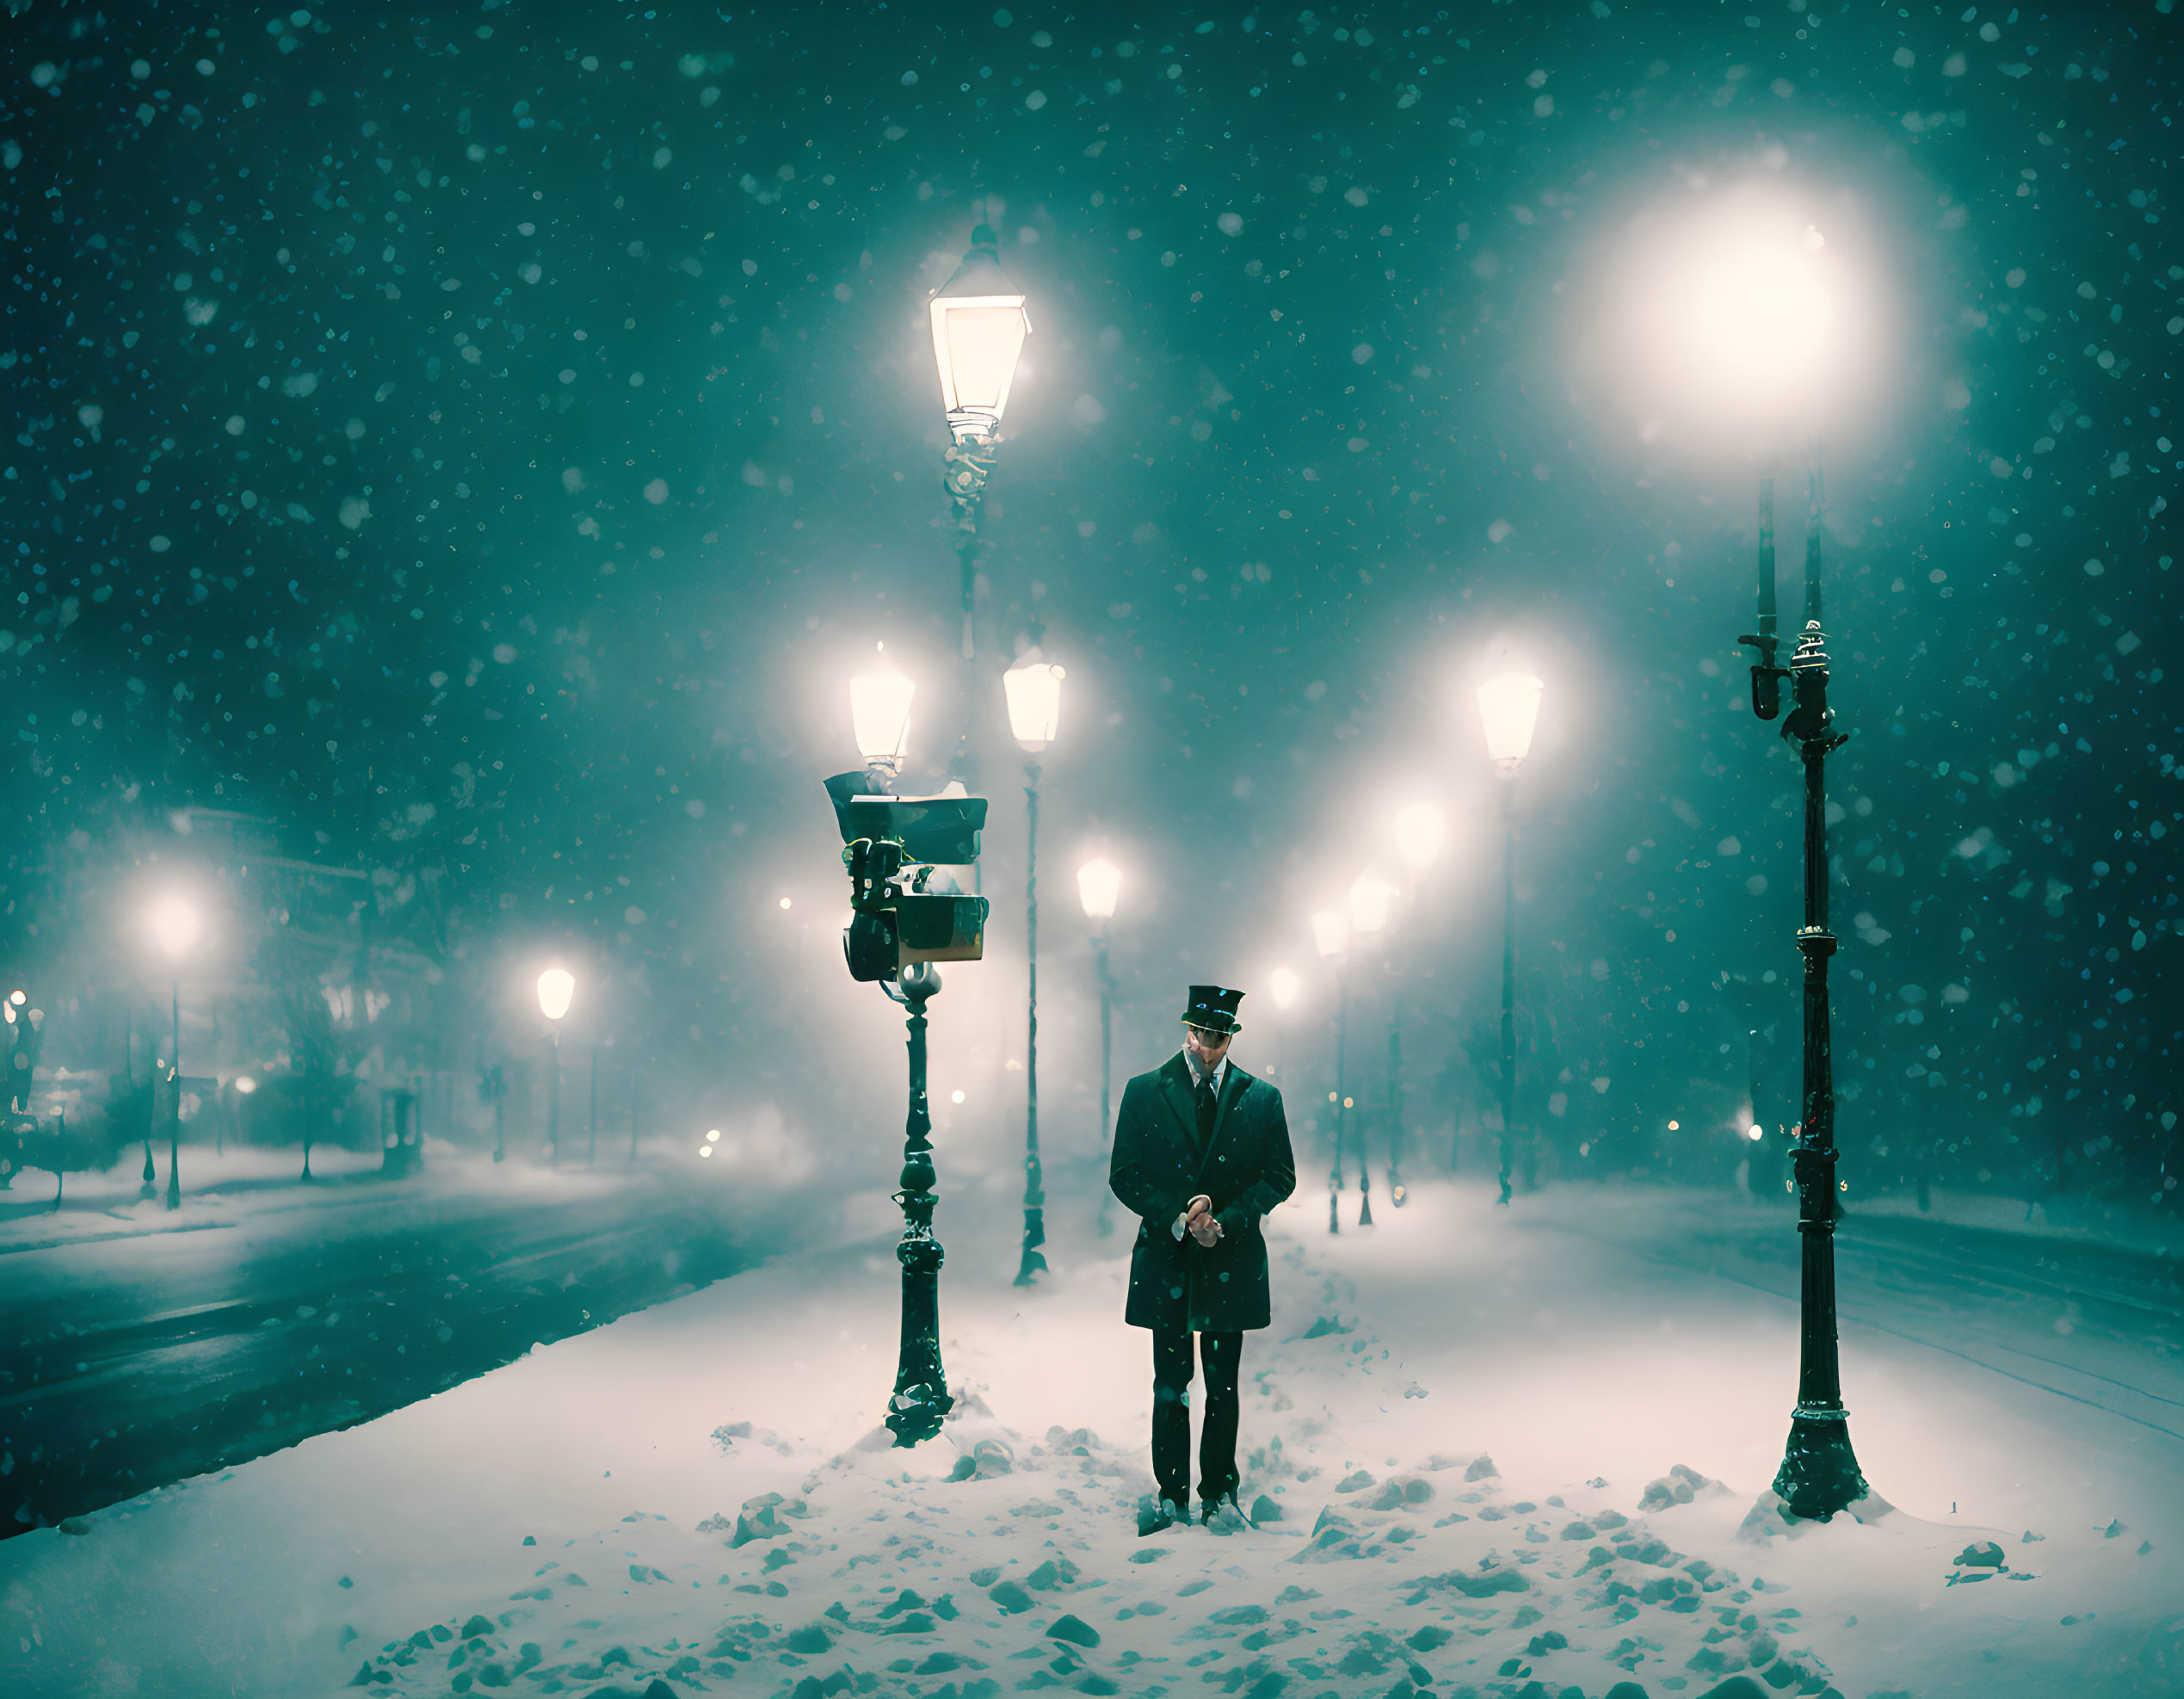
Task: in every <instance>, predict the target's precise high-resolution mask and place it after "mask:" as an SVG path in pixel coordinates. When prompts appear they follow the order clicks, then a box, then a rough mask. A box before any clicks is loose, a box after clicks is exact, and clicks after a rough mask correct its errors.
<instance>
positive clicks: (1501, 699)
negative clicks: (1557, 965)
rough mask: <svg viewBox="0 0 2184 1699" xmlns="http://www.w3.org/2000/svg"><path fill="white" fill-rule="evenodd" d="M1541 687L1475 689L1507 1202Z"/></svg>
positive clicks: (1507, 677) (1516, 683)
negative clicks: (1482, 739) (1520, 832)
mask: <svg viewBox="0 0 2184 1699" xmlns="http://www.w3.org/2000/svg"><path fill="white" fill-rule="evenodd" d="M1544 689H1545V686H1544V685H1542V684H1541V683H1540V682H1539V680H1538V679H1536V678H1534V677H1532V676H1531V675H1530V674H1528V673H1521V672H1505V673H1503V674H1502V675H1501V676H1500V677H1496V678H1490V679H1489V680H1487V682H1486V683H1484V684H1482V685H1480V686H1479V687H1478V707H1479V715H1480V718H1481V719H1482V720H1484V723H1485V728H1486V755H1487V759H1489V760H1490V761H1491V762H1492V763H1494V770H1495V771H1496V773H1498V774H1500V775H1501V777H1502V1145H1501V1165H1500V1166H1501V1187H1502V1191H1501V1195H1500V1196H1499V1197H1498V1198H1496V1200H1495V1201H1496V1202H1497V1203H1503V1204H1506V1203H1507V1202H1508V1201H1509V1158H1510V1152H1511V1147H1512V1146H1513V1144H1514V1142H1515V1127H1516V1077H1517V1053H1516V780H1517V769H1519V768H1520V767H1521V766H1523V765H1524V758H1525V757H1526V756H1527V755H1529V754H1531V753H1532V733H1533V728H1534V727H1536V726H1538V725H1539V697H1540V694H1541V692H1542V691H1543V690H1544Z"/></svg>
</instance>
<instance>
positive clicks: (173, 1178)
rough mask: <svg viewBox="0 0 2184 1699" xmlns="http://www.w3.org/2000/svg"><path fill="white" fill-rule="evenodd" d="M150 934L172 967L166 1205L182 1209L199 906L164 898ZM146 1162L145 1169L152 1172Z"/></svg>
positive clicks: (155, 911) (154, 908)
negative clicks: (185, 992) (185, 1048)
mask: <svg viewBox="0 0 2184 1699" xmlns="http://www.w3.org/2000/svg"><path fill="white" fill-rule="evenodd" d="M202 930H204V922H203V919H202V917H201V916H200V915H199V914H198V912H197V909H196V906H195V905H194V904H192V903H191V902H190V901H189V900H188V899H187V898H185V897H181V896H168V897H163V898H161V899H159V900H158V901H157V903H155V904H153V905H152V908H151V936H152V938H153V940H154V941H155V942H157V944H158V946H159V948H160V952H161V953H162V954H163V955H165V956H166V958H167V961H168V965H169V967H170V969H171V970H172V973H171V984H172V989H173V998H174V1000H173V1014H174V1060H173V1072H172V1078H173V1083H174V1097H173V1100H172V1102H171V1103H170V1106H169V1110H168V1117H167V1208H170V1209H179V1208H182V958H183V957H184V956H186V955H188V954H189V952H190V950H191V949H192V948H194V947H195V945H196V942H197V938H198V935H199V934H200V933H201V931H202ZM150 1166H151V1165H150V1163H149V1162H148V1161H147V1163H146V1164H145V1168H146V1171H147V1174H148V1173H149V1171H150Z"/></svg>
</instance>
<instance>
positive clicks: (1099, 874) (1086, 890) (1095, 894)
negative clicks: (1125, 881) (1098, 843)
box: [1077, 856, 1122, 920]
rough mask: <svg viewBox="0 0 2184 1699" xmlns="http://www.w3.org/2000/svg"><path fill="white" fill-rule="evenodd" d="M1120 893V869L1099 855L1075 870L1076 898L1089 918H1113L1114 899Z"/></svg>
mask: <svg viewBox="0 0 2184 1699" xmlns="http://www.w3.org/2000/svg"><path fill="white" fill-rule="evenodd" d="M1121 893H1122V869H1121V868H1119V867H1117V866H1116V865H1115V864H1114V862H1110V861H1108V860H1107V858H1106V857H1104V856H1101V858H1099V859H1098V860H1095V861H1090V862H1086V863H1085V864H1084V865H1083V867H1081V868H1078V869H1077V900H1078V901H1079V902H1081V903H1083V905H1084V913H1085V916H1086V917H1087V918H1088V919H1091V920H1113V919H1114V905H1115V899H1116V898H1117V897H1119V896H1120V895H1121Z"/></svg>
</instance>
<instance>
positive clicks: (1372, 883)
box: [1350, 873, 1395, 932]
mask: <svg viewBox="0 0 2184 1699" xmlns="http://www.w3.org/2000/svg"><path fill="white" fill-rule="evenodd" d="M1394 898H1395V887H1394V886H1392V885H1391V884H1389V883H1388V881H1387V880H1385V879H1382V878H1381V877H1380V876H1379V874H1370V873H1361V874H1359V875H1358V876H1357V877H1356V879H1354V880H1352V881H1351V883H1350V924H1351V925H1352V926H1354V927H1355V928H1356V929H1357V930H1359V931H1360V932H1380V931H1384V930H1386V928H1387V924H1388V905H1389V904H1390V903H1391V902H1392V901H1393V900H1394Z"/></svg>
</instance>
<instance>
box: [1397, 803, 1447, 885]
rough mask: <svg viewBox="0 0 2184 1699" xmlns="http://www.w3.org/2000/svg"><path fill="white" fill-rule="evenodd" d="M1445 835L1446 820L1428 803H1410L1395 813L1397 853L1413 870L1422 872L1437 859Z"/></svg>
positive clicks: (1405, 864)
mask: <svg viewBox="0 0 2184 1699" xmlns="http://www.w3.org/2000/svg"><path fill="white" fill-rule="evenodd" d="M1446 835H1447V822H1445V821H1444V820H1443V819H1441V810H1440V809H1438V808H1436V807H1434V806H1433V805H1432V804H1431V803H1429V802H1413V803H1411V804H1410V805H1409V806H1406V807H1404V808H1402V809H1400V810H1398V811H1397V814H1396V817H1395V840H1396V853H1397V855H1399V856H1402V857H1403V864H1404V866H1405V867H1407V868H1410V871H1411V872H1413V873H1423V872H1424V871H1425V870H1426V869H1427V868H1429V867H1431V866H1432V865H1433V864H1434V862H1436V861H1438V860H1439V859H1440V857H1441V840H1442V838H1443V837H1445V836H1446Z"/></svg>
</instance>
